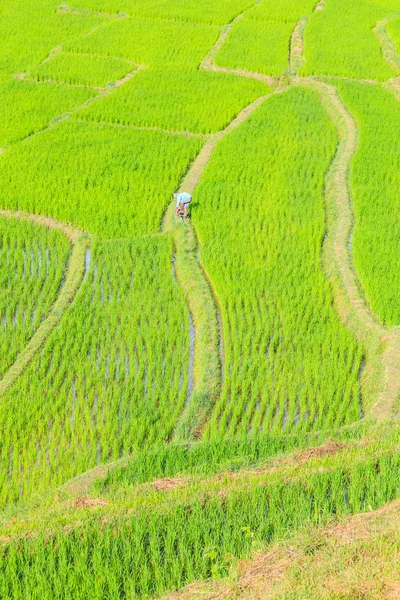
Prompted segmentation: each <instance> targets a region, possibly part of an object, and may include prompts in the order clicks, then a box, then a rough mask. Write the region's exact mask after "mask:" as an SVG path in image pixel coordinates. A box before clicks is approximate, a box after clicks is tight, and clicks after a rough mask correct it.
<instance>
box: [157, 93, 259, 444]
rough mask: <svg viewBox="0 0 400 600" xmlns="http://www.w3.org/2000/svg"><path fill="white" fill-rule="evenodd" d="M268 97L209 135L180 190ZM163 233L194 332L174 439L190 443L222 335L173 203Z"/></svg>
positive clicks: (189, 229) (188, 233)
mask: <svg viewBox="0 0 400 600" xmlns="http://www.w3.org/2000/svg"><path fill="white" fill-rule="evenodd" d="M269 97H270V96H268V95H267V96H262V97H260V98H258V99H257V100H255V101H254V102H252V103H251V104H249V105H248V106H246V107H245V108H244V109H243V110H242V111H241V112H240V113H239V114H238V115H237V116H236V117H235V118H234V119H233V121H232V122H231V123H229V125H228V126H227V127H226V128H225V129H223V130H222V131H219V132H218V133H215V134H213V135H211V136H209V138H208V140H207V141H206V143H205V144H204V146H203V147H202V149H201V150H200V152H199V154H198V155H197V157H196V159H195V160H194V161H193V163H192V165H191V167H190V168H189V170H188V172H187V174H186V176H185V178H184V179H183V181H182V183H181V185H180V191H186V192H189V193H191V194H193V193H194V191H195V190H196V187H197V185H198V183H199V182H200V180H201V177H202V175H203V173H204V170H205V168H206V167H207V165H208V163H209V162H210V160H211V157H212V153H213V151H214V149H215V147H216V145H217V143H218V142H219V141H220V140H221V139H223V138H224V136H225V135H227V134H228V133H230V132H231V131H233V130H234V129H236V128H237V127H239V125H241V124H242V123H244V121H245V120H246V119H247V118H248V117H249V116H250V115H251V114H252V113H253V112H254V111H255V110H256V109H257V108H258V107H259V106H260V105H261V104H262V103H263V102H264V101H265V100H266V99H267V98H269ZM163 232H164V233H171V234H172V235H173V239H174V244H175V250H176V264H175V266H176V277H177V280H178V283H179V285H180V286H181V288H182V289H183V291H184V294H185V297H186V299H187V302H188V306H189V311H190V314H191V316H192V319H193V323H194V330H195V344H194V378H193V379H194V381H193V394H192V397H191V399H190V401H189V403H188V404H187V406H186V408H185V410H184V412H183V413H182V415H181V417H180V419H179V421H178V423H177V426H176V429H175V434H174V439H175V440H177V441H178V440H193V439H195V438H196V435H198V433H199V432H200V430H201V428H202V425H203V423H204V421H205V419H206V418H207V415H208V413H209V411H210V409H211V407H212V405H213V403H214V401H215V399H216V397H217V395H218V393H219V392H220V389H221V382H222V373H221V354H220V353H221V347H223V344H221V337H220V336H221V331H222V329H223V323H222V319H221V316H220V315H219V306H218V299H217V298H216V294H215V291H214V290H213V288H212V285H211V282H210V280H209V278H208V276H207V274H206V272H205V269H204V267H203V265H202V263H201V259H200V258H199V244H198V240H197V236H196V232H195V229H194V226H193V224H192V222H191V221H190V220H189V221H186V222H184V223H181V222H180V221H178V220H177V218H176V217H175V211H174V202H171V204H170V205H169V207H168V209H167V211H166V213H165V217H164V222H163Z"/></svg>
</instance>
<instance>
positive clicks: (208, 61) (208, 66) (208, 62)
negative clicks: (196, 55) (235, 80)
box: [200, 11, 277, 87]
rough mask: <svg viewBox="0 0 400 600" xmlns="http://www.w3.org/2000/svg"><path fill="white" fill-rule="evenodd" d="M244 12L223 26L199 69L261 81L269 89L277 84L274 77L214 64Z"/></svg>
mask: <svg viewBox="0 0 400 600" xmlns="http://www.w3.org/2000/svg"><path fill="white" fill-rule="evenodd" d="M244 12H246V11H244ZM244 12H243V13H241V14H240V15H238V16H237V17H236V18H235V19H234V20H233V21H232V23H229V25H225V26H224V27H223V28H222V29H221V33H220V35H219V38H218V39H217V41H216V42H215V44H214V46H213V47H212V48H211V50H210V52H209V53H208V54H207V55H206V56H205V57H204V58H203V60H202V61H201V64H200V69H204V70H205V71H214V72H216V73H227V74H231V75H237V76H238V77H247V78H249V79H257V80H258V81H263V82H264V83H266V84H267V85H269V86H270V87H274V86H275V85H276V82H277V80H276V78H275V77H270V76H269V75H262V74H261V73H255V72H253V71H247V70H246V69H229V68H227V67H219V66H217V65H216V64H215V62H214V58H215V56H216V54H217V53H218V52H219V50H221V48H222V46H223V45H224V43H225V41H226V39H227V37H228V35H229V33H230V32H231V30H232V27H233V26H234V25H235V24H236V23H237V22H238V21H240V19H241V18H242V17H243V15H244Z"/></svg>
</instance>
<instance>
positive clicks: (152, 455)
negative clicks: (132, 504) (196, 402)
mask: <svg viewBox="0 0 400 600" xmlns="http://www.w3.org/2000/svg"><path fill="white" fill-rule="evenodd" d="M364 433H365V432H364V427H362V426H358V427H354V428H351V429H344V430H342V431H338V432H334V433H333V434H332V433H331V432H329V433H327V432H323V431H322V432H317V433H313V434H306V433H299V434H297V435H296V434H292V435H272V434H270V433H263V434H254V435H252V436H246V437H236V438H228V439H218V440H212V441H200V442H197V443H195V444H173V443H172V444H168V445H162V446H160V447H155V448H153V449H151V450H149V449H146V450H142V451H139V452H138V453H137V454H136V455H135V456H133V457H131V458H130V459H129V460H128V461H127V462H125V463H124V464H123V465H122V466H116V467H112V468H110V470H109V471H108V473H107V475H106V477H105V478H104V479H99V480H98V481H97V482H96V483H95V489H96V490H97V491H98V492H99V493H101V494H102V495H103V494H105V493H106V494H107V497H109V498H112V497H113V495H114V494H115V493H116V492H117V491H118V488H119V486H121V485H138V484H141V483H144V482H147V481H152V479H154V478H163V477H167V478H168V477H176V476H182V475H184V476H187V475H198V474H201V475H210V474H212V473H220V472H224V471H229V472H232V471H237V470H239V469H244V468H252V467H255V466H259V465H260V464H263V463H266V462H268V460H269V459H271V458H272V457H275V456H277V455H278V456H283V455H287V454H289V453H291V452H293V451H294V450H300V449H302V448H308V449H309V448H313V447H314V446H318V445H320V444H322V443H323V442H324V441H325V440H326V439H327V437H328V438H329V441H331V440H332V439H335V440H339V441H341V440H344V441H348V440H352V439H360V438H361V437H362V436H363V434H364Z"/></svg>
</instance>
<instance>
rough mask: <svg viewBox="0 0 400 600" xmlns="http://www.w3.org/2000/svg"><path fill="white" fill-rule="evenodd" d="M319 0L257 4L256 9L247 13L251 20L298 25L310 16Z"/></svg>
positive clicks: (287, 0)
mask: <svg viewBox="0 0 400 600" xmlns="http://www.w3.org/2000/svg"><path fill="white" fill-rule="evenodd" d="M317 2H318V0H280V1H279V2H271V0H269V1H268V0H263V2H258V3H255V6H254V8H252V9H251V10H249V11H248V12H247V13H246V16H247V17H249V19H253V20H256V21H275V22H281V23H296V22H297V21H299V20H300V19H301V18H302V17H305V16H306V15H309V14H310V13H311V12H312V11H313V9H314V7H315V5H316V4H317Z"/></svg>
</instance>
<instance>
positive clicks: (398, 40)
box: [386, 16, 400, 56]
mask: <svg viewBox="0 0 400 600" xmlns="http://www.w3.org/2000/svg"><path fill="white" fill-rule="evenodd" d="M386 30H387V32H388V34H389V35H390V37H391V38H392V40H393V43H394V45H395V47H396V50H397V54H398V55H399V56H400V16H399V17H397V19H393V20H392V21H389V23H388V24H387V26H386Z"/></svg>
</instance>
